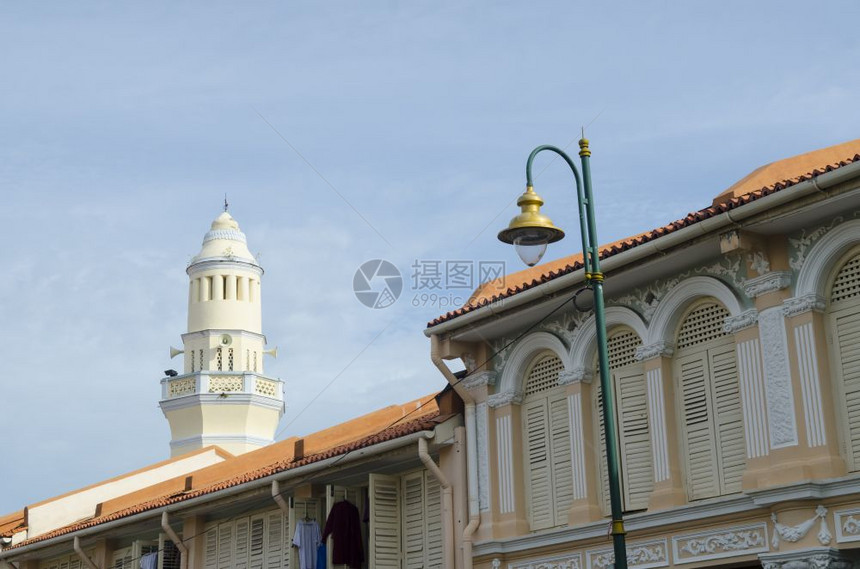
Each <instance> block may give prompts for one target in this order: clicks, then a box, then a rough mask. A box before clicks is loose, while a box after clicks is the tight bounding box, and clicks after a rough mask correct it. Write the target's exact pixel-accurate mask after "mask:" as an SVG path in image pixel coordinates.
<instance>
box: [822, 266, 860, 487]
mask: <svg viewBox="0 0 860 569" xmlns="http://www.w3.org/2000/svg"><path fill="white" fill-rule="evenodd" d="M858 297H860V255H858V256H855V257H853V258H852V259H850V260H849V261H848V262H847V263H845V265H843V266H842V268H841V269H840V270H839V273H838V274H837V275H836V278H835V279H834V282H833V287H832V288H831V290H830V311H831V312H830V330H829V332H830V338H831V344H832V348H833V360H834V364H835V365H834V368H835V370H834V371H836V374H837V377H839V394H840V400H841V401H840V406H841V409H840V410H841V412H842V413H841V415H842V417H841V419H842V432H843V433H845V435H844V437H843V439H844V442H843V446H844V451H845V457H846V459H847V462H848V469H849V470H851V471H856V470H860V298H858Z"/></svg>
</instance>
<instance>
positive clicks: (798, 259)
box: [788, 215, 845, 271]
mask: <svg viewBox="0 0 860 569" xmlns="http://www.w3.org/2000/svg"><path fill="white" fill-rule="evenodd" d="M843 221H845V218H844V217H842V216H841V215H840V216H838V217H834V218H833V221H831V222H830V223H829V224H827V225H821V226H819V227H816V228H815V229H812V230H810V231H808V232H807V230H806V229H804V230H802V231H801V232H800V236H799V237H797V238H792V237H789V238H788V248H789V252H788V265H789V266H790V267H791V268H792V269H794V270H795V271H799V270H800V268H801V267H802V266H803V262H804V261H805V260H806V256H807V255H808V254H809V250H810V249H811V248H812V246H813V245H815V243H816V242H817V241H818V240H819V239H821V238H822V237H824V236H825V235H826V234H827V232H828V231H830V230H831V229H833V228H834V227H836V226H837V225H839V224H840V223H842V222H843Z"/></svg>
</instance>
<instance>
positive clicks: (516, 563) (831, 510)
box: [426, 141, 860, 569]
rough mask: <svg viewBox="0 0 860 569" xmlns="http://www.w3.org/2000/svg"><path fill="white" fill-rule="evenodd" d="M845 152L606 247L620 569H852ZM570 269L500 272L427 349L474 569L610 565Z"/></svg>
mask: <svg viewBox="0 0 860 569" xmlns="http://www.w3.org/2000/svg"><path fill="white" fill-rule="evenodd" d="M858 153H860V141H854V142H853V143H847V144H844V145H839V146H838V147H833V148H830V149H824V150H822V151H817V152H813V153H810V154H808V155H804V156H801V157H795V158H793V159H787V160H785V161H781V162H778V163H775V164H773V165H770V166H768V167H766V168H763V169H760V170H759V171H757V172H755V173H754V174H753V175H751V177H748V178H747V179H745V180H742V181H741V182H739V184H738V185H736V186H734V187H733V188H731V189H730V190H727V192H724V193H723V194H721V195H720V196H718V197H717V198H716V199H715V200H714V204H713V205H712V206H711V207H710V208H706V209H705V210H702V211H701V212H697V213H696V214H691V215H690V216H688V218H687V219H685V220H681V221H679V222H676V223H674V224H670V225H667V226H666V227H665V228H659V229H658V230H654V231H653V232H649V233H647V234H643V235H642V236H637V237H634V238H631V239H628V240H625V241H623V242H619V243H616V244H613V245H612V246H610V247H607V248H605V249H603V250H602V252H601V256H602V257H603V262H602V264H603V269H604V271H605V273H606V284H605V291H606V301H607V310H606V320H607V331H608V336H609V356H610V357H609V362H610V366H609V367H610V371H611V378H612V385H613V389H614V397H615V409H614V413H615V417H616V422H617V429H618V433H617V434H618V437H619V440H620V450H619V462H620V465H621V470H622V495H623V496H622V497H623V501H624V507H625V511H626V514H625V525H626V530H627V532H628V533H627V543H628V558H629V564H630V566H631V567H639V568H650V567H705V566H727V567H728V566H731V567H744V566H750V567H758V566H764V567H767V568H768V569H776V568H782V567H786V568H788V567H791V568H802V567H815V568H819V567H848V566H852V563H853V560H854V559H857V558H860V557H858V554H860V549H858V547H860V545H858V543H860V523H858V520H860V450H858V449H860V411H858V409H860V406H858V404H857V401H858V385H857V384H858V382H860V380H858V378H860V372H858V369H860V349H858V347H857V346H858V344H857V342H858V340H860V277H858V274H860V272H858V268H857V267H860V163H857V162H855V160H860V156H857V155H858ZM833 156H837V158H833ZM809 164H815V165H816V167H817V168H818V169H817V170H815V169H814V168H812V167H809ZM813 170H814V171H813ZM768 175H772V176H780V177H774V178H770V179H768V178H767V176H768ZM763 180H767V181H763ZM750 184H753V185H752V186H751V185H750ZM756 184H758V185H756ZM762 186H763V187H762ZM604 205H605V204H604ZM570 246H571V245H568V247H570ZM577 263H578V258H577V257H576V256H574V257H569V258H566V259H562V260H560V261H555V262H550V263H547V264H545V265H544V266H542V267H535V268H533V269H528V270H526V271H523V272H522V273H519V274H512V275H508V276H507V277H506V281H505V283H504V286H502V287H499V286H498V283H495V284H494V285H493V286H494V292H493V293H490V292H488V291H489V290H490V286H489V285H488V286H486V287H483V288H482V289H479V290H478V291H477V292H476V294H475V296H474V297H473V299H472V300H471V302H470V304H469V305H467V306H466V307H464V308H463V309H460V310H459V311H455V312H452V313H449V314H447V315H445V316H443V317H440V318H439V319H437V320H435V321H434V322H431V323H430V325H429V326H428V329H427V331H426V333H427V335H428V336H430V337H431V341H432V343H433V354H432V357H433V359H434V362H436V363H437V365H438V366H439V368H440V370H441V371H442V373H443V374H444V375H445V376H446V378H447V379H448V380H449V382H450V383H451V384H452V385H453V386H454V387H455V389H457V390H458V392H459V393H460V394H461V395H462V397H463V399H464V401H465V402H466V411H465V415H466V418H467V425H466V426H467V432H468V433H469V434H470V438H469V441H468V442H469V444H470V445H472V446H473V448H474V449H476V450H475V452H476V455H477V458H476V459H474V460H473V461H472V462H471V463H470V466H472V467H473V468H474V469H476V472H475V473H474V476H470V481H471V485H470V487H469V495H470V498H472V499H471V500H470V504H471V509H470V515H471V521H472V523H471V524H470V531H469V532H466V534H465V535H464V536H462V539H463V540H464V543H466V549H467V553H468V551H469V550H471V560H470V561H471V562H472V563H474V565H475V566H476V567H487V568H489V567H499V566H501V567H509V568H511V569H519V568H524V567H541V568H550V567H559V568H566V569H571V568H588V569H603V568H606V567H611V563H612V561H611V559H612V544H611V541H610V540H609V536H608V531H609V527H608V518H607V514H608V508H609V506H608V497H607V496H608V490H607V481H606V472H605V463H606V458H605V452H606V451H605V446H604V439H603V423H602V416H601V414H600V393H599V382H598V381H597V380H596V377H597V373H596V371H597V370H596V365H597V359H596V345H595V344H596V333H595V327H594V317H593V314H592V313H591V312H590V311H589V310H588V309H586V310H584V311H581V310H578V309H577V306H582V303H583V302H584V301H583V297H584V296H587V294H586V295H580V297H579V298H578V299H577V302H576V303H574V302H572V297H573V295H574V294H575V293H576V292H577V291H578V290H581V289H582V287H583V286H584V280H583V279H584V275H583V270H582V269H581V268H580V267H581V265H578V264H577ZM499 289H501V292H498V291H499ZM586 308H587V307H586ZM445 359H461V360H462V361H463V362H464V363H465V365H466V368H467V372H468V374H466V375H465V376H463V375H460V376H456V377H455V376H453V375H451V374H450V372H448V371H447V368H446V367H445V364H444V362H443V360H445ZM470 474H471V473H470ZM475 498H476V499H475ZM466 563H467V564H468V563H469V561H466Z"/></svg>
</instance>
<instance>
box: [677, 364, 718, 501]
mask: <svg viewBox="0 0 860 569" xmlns="http://www.w3.org/2000/svg"><path fill="white" fill-rule="evenodd" d="M676 366H677V372H678V376H679V377H678V384H679V385H680V388H681V389H680V391H681V393H680V395H681V403H682V404H681V419H682V423H683V426H684V456H685V457H686V466H687V468H686V470H687V493H688V494H689V497H690V499H691V500H698V499H701V498H708V497H710V496H715V495H716V494H717V493H718V492H719V482H718V476H717V456H716V452H715V450H716V449H715V445H714V432H713V425H712V419H711V417H712V415H713V411H712V409H711V401H710V399H711V398H710V389H709V386H708V384H709V381H708V376H709V373H710V372H709V370H708V362H707V352H705V351H702V352H699V353H694V354H691V355H689V356H684V357H679V358H678V360H677V362H676Z"/></svg>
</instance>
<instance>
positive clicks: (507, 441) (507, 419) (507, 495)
mask: <svg viewBox="0 0 860 569" xmlns="http://www.w3.org/2000/svg"><path fill="white" fill-rule="evenodd" d="M512 435H513V433H511V416H510V415H503V416H501V417H497V418H496V453H497V457H498V459H497V460H498V468H499V512H501V513H503V514H507V513H510V512H513V511H514V457H513V441H512V439H511V436H512ZM517 462H519V461H517Z"/></svg>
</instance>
